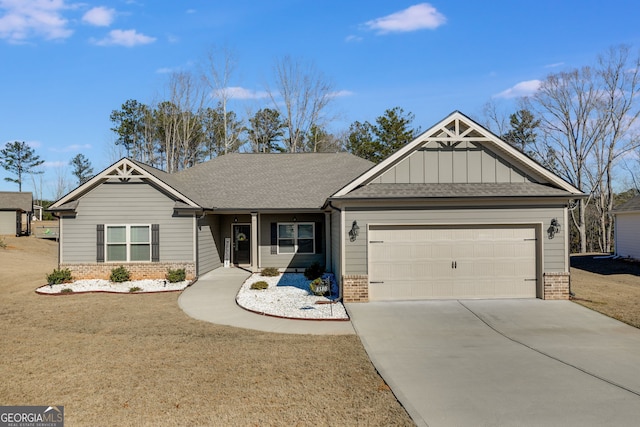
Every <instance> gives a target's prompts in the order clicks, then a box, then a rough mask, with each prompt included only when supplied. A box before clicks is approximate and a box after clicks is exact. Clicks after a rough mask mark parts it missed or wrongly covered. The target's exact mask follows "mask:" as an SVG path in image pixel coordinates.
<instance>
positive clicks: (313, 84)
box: [267, 56, 333, 153]
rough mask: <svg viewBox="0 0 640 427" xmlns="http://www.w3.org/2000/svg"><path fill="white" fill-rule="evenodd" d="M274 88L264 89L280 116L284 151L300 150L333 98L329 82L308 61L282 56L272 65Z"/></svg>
mask: <svg viewBox="0 0 640 427" xmlns="http://www.w3.org/2000/svg"><path fill="white" fill-rule="evenodd" d="M274 74H275V89H267V92H268V93H269V97H270V98H271V101H272V102H273V105H274V108H275V109H276V110H278V112H279V113H280V116H281V117H282V118H283V121H284V124H285V129H286V131H287V134H286V136H285V138H284V142H285V146H286V149H287V151H288V152H291V153H295V152H297V151H301V150H303V149H304V138H305V135H307V134H308V133H309V131H310V130H311V128H312V126H318V127H322V126H323V125H324V124H325V120H326V116H325V114H326V110H327V107H328V105H329V104H330V102H331V100H332V99H333V84H332V83H331V82H330V81H329V80H328V79H327V78H326V77H325V76H324V75H323V74H322V73H321V72H320V71H318V70H317V68H316V67H315V66H314V65H313V64H312V63H303V62H302V61H300V60H295V59H292V58H291V57H290V56H285V57H283V58H282V59H280V60H279V61H277V62H276V64H275V66H274Z"/></svg>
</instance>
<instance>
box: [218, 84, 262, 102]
mask: <svg viewBox="0 0 640 427" xmlns="http://www.w3.org/2000/svg"><path fill="white" fill-rule="evenodd" d="M222 91H224V92H225V93H226V95H227V97H229V98H231V99H262V98H267V97H268V96H269V94H268V93H267V92H265V91H262V90H258V91H256V90H251V89H246V88H243V87H240V86H230V87H228V88H225V89H222V90H221V91H220V92H222ZM214 95H215V92H214Z"/></svg>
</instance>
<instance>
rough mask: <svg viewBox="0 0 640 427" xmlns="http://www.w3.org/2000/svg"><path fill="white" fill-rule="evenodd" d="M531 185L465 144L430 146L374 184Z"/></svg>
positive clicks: (506, 166)
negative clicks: (525, 183)
mask: <svg viewBox="0 0 640 427" xmlns="http://www.w3.org/2000/svg"><path fill="white" fill-rule="evenodd" d="M530 181H531V179H530V178H529V177H528V176H526V174H525V173H523V172H522V171H520V170H518V169H517V168H516V167H514V166H513V165H510V164H508V163H506V162H505V161H504V160H502V159H501V158H500V157H498V156H496V155H495V154H494V153H493V152H491V151H490V150H488V149H487V148H485V147H483V146H482V145H481V144H479V143H473V142H471V141H461V142H459V143H458V144H456V145H455V146H452V147H449V146H441V145H440V144H439V143H437V142H428V143H426V144H425V145H424V146H423V147H422V148H420V149H418V150H417V151H414V152H413V153H411V155H410V156H408V157H407V158H405V159H403V160H402V161H400V162H399V163H398V164H396V165H395V166H393V167H391V168H390V169H389V170H387V171H385V172H384V173H383V174H381V175H380V176H379V177H378V178H376V179H375V180H374V181H373V182H374V183H382V184H438V183H499V182H510V183H515V182H530Z"/></svg>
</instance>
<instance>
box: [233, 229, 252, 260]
mask: <svg viewBox="0 0 640 427" xmlns="http://www.w3.org/2000/svg"><path fill="white" fill-rule="evenodd" d="M233 263H234V264H236V265H239V264H251V225H250V224H233Z"/></svg>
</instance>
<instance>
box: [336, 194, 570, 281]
mask: <svg viewBox="0 0 640 427" xmlns="http://www.w3.org/2000/svg"><path fill="white" fill-rule="evenodd" d="M345 213H346V216H345V223H346V224H351V223H352V221H353V220H357V221H358V225H359V226H360V236H359V237H358V239H357V240H356V241H355V242H350V241H349V237H348V235H347V234H346V233H348V230H347V229H346V228H345V230H344V233H345V236H344V238H345V239H346V243H345V264H346V265H345V268H344V272H343V273H342V274H343V275H355V274H367V243H368V235H367V231H368V230H367V228H368V224H376V225H382V224H390V225H391V224H393V225H405V224H406V225H438V226H449V225H450V226H451V227H454V228H455V226H456V225H489V224H491V225H501V226H505V225H509V224H518V225H520V224H531V225H534V226H540V227H541V228H542V233H541V234H542V235H541V238H542V240H543V241H542V253H543V262H542V268H543V272H549V273H554V272H566V271H568V268H569V267H568V266H567V265H566V256H565V242H564V238H563V235H564V234H563V233H562V232H561V233H558V234H557V235H556V236H555V238H554V239H549V238H547V235H546V232H545V230H546V227H548V226H549V223H550V221H551V219H552V218H556V219H557V220H558V221H559V222H560V226H561V229H563V228H564V227H565V226H566V224H564V223H563V221H564V208H563V207H556V208H554V207H546V208H536V207H526V208H522V207H521V208H509V209H507V208H504V209H501V208H484V209H479V208H474V209H444V208H443V209H431V210H429V209H382V208H381V209H356V208H350V209H347V210H346V212H345ZM347 228H348V227H347Z"/></svg>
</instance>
